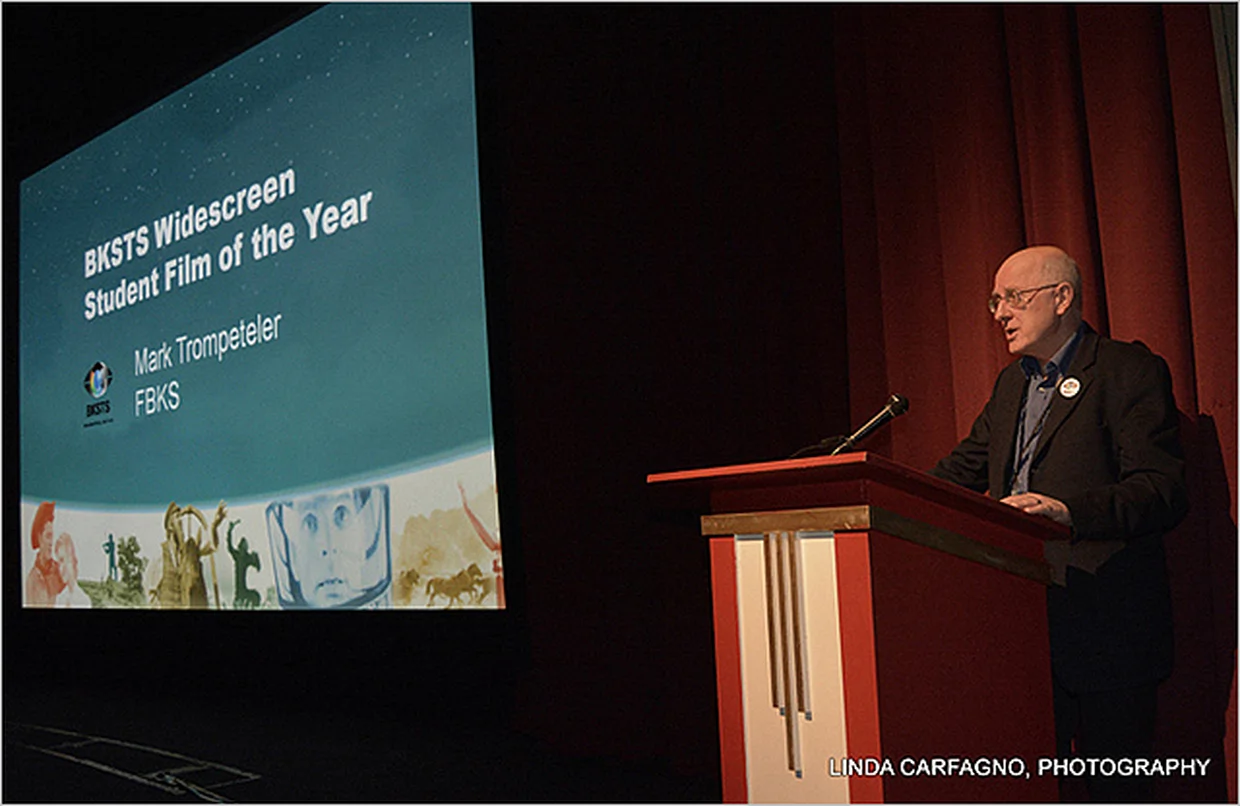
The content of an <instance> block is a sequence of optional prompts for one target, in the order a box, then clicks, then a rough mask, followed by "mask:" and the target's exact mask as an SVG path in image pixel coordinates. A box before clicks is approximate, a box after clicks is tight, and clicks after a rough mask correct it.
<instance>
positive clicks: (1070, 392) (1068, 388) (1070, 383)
mask: <svg viewBox="0 0 1240 806" xmlns="http://www.w3.org/2000/svg"><path fill="white" fill-rule="evenodd" d="M1079 391H1081V382H1080V381H1078V380H1077V379H1076V378H1064V379H1063V383H1061V384H1059V394H1061V395H1063V396H1064V397H1066V398H1068V399H1072V398H1074V397H1076V393H1077V392H1079Z"/></svg>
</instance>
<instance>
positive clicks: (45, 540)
mask: <svg viewBox="0 0 1240 806" xmlns="http://www.w3.org/2000/svg"><path fill="white" fill-rule="evenodd" d="M52 536H53V535H52V522H51V521H48V522H47V523H45V524H43V531H42V532H39V556H40V557H42V558H43V559H45V560H46V559H48V558H49V557H50V556H51V553H52Z"/></svg>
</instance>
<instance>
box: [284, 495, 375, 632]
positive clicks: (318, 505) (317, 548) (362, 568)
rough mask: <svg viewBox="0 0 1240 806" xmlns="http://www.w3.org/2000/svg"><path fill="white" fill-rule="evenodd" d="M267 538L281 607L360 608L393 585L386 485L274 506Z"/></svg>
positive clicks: (285, 502) (308, 496) (306, 498)
mask: <svg viewBox="0 0 1240 806" xmlns="http://www.w3.org/2000/svg"><path fill="white" fill-rule="evenodd" d="M267 534H268V537H269V538H270V539H271V551H272V556H273V557H275V558H276V561H277V567H276V569H275V571H276V574H275V575H276V588H277V592H278V594H279V597H280V605H281V606H282V607H285V608H298V607H311V608H350V607H359V606H362V605H365V604H367V603H368V602H371V601H373V600H374V599H375V598H376V597H377V596H379V595H380V594H382V593H383V592H384V591H386V589H387V588H388V586H389V584H390V582H391V576H392V572H391V566H392V563H391V540H390V533H389V527H388V488H387V485H385V484H376V485H371V486H364V487H357V488H354V489H352V490H342V491H338V492H330V493H318V494H312V495H307V496H303V497H301V498H296V499H293V500H291V501H277V502H273V503H272V504H271V505H269V506H268V507H267Z"/></svg>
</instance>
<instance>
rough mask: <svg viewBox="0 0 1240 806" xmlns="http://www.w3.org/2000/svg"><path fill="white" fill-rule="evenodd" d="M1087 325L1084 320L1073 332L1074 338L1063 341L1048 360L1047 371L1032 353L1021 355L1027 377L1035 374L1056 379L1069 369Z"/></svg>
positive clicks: (1021, 362)
mask: <svg viewBox="0 0 1240 806" xmlns="http://www.w3.org/2000/svg"><path fill="white" fill-rule="evenodd" d="M1084 328H1085V325H1084V323H1083V322H1082V323H1081V324H1080V325H1077V328H1076V332H1075V333H1073V334H1072V338H1070V339H1068V340H1067V341H1066V342H1064V343H1063V346H1062V347H1060V348H1059V349H1058V350H1056V351H1055V354H1054V355H1053V356H1051V360H1050V361H1047V362H1046V371H1045V372H1044V371H1043V370H1042V366H1041V365H1040V364H1039V363H1038V359H1036V358H1034V357H1033V356H1031V355H1025V356H1021V359H1020V368H1021V369H1022V370H1024V372H1025V378H1032V377H1034V376H1035V375H1036V376H1038V377H1039V378H1043V379H1045V380H1048V381H1052V382H1053V381H1055V380H1056V379H1057V378H1058V376H1059V373H1060V372H1062V371H1063V370H1065V369H1067V367H1068V364H1069V363H1071V361H1072V357H1073V355H1074V354H1075V353H1076V345H1077V343H1079V342H1080V340H1081V332H1082V331H1083V330H1084Z"/></svg>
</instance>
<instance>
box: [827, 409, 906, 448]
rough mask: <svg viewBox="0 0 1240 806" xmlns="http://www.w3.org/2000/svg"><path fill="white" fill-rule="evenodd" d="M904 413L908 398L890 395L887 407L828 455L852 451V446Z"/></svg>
mask: <svg viewBox="0 0 1240 806" xmlns="http://www.w3.org/2000/svg"><path fill="white" fill-rule="evenodd" d="M906 411H908V398H907V397H905V396H904V395H899V394H895V395H892V396H891V399H890V400H888V401H887V405H886V406H883V408H882V411H880V412H879V413H878V414H875V415H874V416H873V417H872V418H870V421H869V422H868V423H866V424H865V425H863V426H861V427H860V428H858V429H857V431H856V433H854V434H853V435H852V436H849V437H846V438H845V439H844V441H843V442H841V443H840V444H839V445H836V446H835V449H834V450H832V451H831V453H830V454H829V455H830V456H835V455H836V454H837V453H844V452H845V451H850V450H852V447H853V445H855V444H856V443H858V442H860V441H861V440H863V439H865V438H866V437H868V436H869V435H870V434H872V433H874V432H875V431H877V430H878V429H879V428H881V427H882V426H884V425H886V424H887V423H888V422H889V421H891V420H894V419H895V418H896V417H899V416H900V415H901V414H903V413H904V412H906Z"/></svg>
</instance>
